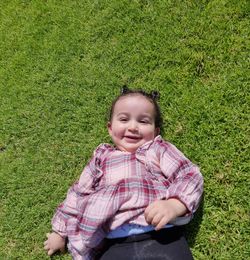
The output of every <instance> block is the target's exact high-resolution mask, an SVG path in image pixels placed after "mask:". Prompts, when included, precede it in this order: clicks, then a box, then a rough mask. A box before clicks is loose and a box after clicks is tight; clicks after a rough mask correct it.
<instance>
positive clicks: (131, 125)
mask: <svg viewBox="0 0 250 260" xmlns="http://www.w3.org/2000/svg"><path fill="white" fill-rule="evenodd" d="M128 130H129V131H132V132H136V131H138V124H137V122H135V121H134V120H133V121H131V122H130V123H129V126H128Z"/></svg>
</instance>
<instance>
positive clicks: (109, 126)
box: [107, 122, 112, 136]
mask: <svg viewBox="0 0 250 260" xmlns="http://www.w3.org/2000/svg"><path fill="white" fill-rule="evenodd" d="M107 128H108V132H109V135H110V136H112V124H111V122H108V123H107Z"/></svg>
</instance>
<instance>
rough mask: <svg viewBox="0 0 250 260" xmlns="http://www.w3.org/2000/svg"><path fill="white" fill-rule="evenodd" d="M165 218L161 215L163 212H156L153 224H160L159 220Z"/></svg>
mask: <svg viewBox="0 0 250 260" xmlns="http://www.w3.org/2000/svg"><path fill="white" fill-rule="evenodd" d="M162 218H163V216H162V215H161V214H159V213H158V214H156V215H155V216H154V218H153V219H152V221H151V224H152V225H153V226H157V225H158V224H159V222H160V221H161V219H162Z"/></svg>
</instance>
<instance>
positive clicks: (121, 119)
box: [119, 117, 128, 122]
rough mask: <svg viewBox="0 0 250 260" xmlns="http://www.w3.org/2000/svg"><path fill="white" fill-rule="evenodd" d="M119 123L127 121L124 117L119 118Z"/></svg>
mask: <svg viewBox="0 0 250 260" xmlns="http://www.w3.org/2000/svg"><path fill="white" fill-rule="evenodd" d="M119 121H120V122H127V121H128V119H127V118H126V117H121V118H119Z"/></svg>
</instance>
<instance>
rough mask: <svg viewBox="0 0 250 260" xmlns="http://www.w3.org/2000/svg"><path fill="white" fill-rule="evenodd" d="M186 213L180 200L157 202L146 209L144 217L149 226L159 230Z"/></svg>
mask: <svg viewBox="0 0 250 260" xmlns="http://www.w3.org/2000/svg"><path fill="white" fill-rule="evenodd" d="M186 212H187V208H186V206H185V205H184V204H183V203H182V202H180V201H179V200H178V199H168V200H157V201H155V202H153V203H151V204H150V205H149V206H148V207H147V208H146V209H145V212H144V216H145V219H146V221H147V222H148V224H150V225H153V226H155V230H159V229H161V228H163V227H164V226H165V225H166V224H167V223H169V222H170V221H171V220H174V219H175V218H177V217H178V216H182V215H184V214H185V213H186Z"/></svg>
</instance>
